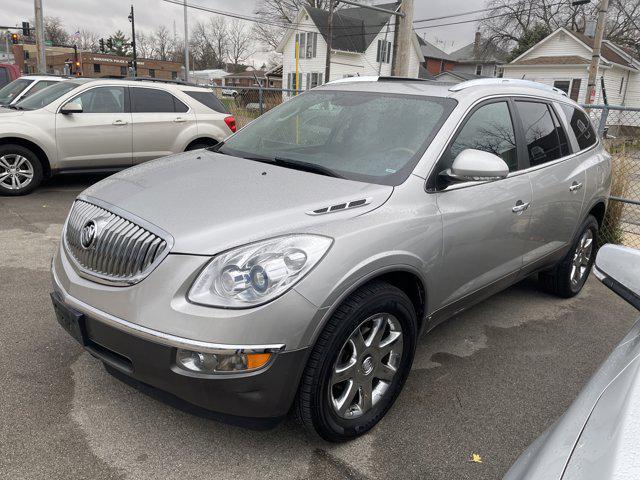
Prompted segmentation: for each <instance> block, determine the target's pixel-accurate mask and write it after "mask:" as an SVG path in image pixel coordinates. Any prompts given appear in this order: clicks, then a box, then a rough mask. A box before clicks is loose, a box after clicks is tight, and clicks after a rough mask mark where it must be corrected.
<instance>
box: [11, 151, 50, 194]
mask: <svg viewBox="0 0 640 480" xmlns="http://www.w3.org/2000/svg"><path fill="white" fill-rule="evenodd" d="M42 177H43V173H42V164H41V163H40V160H39V159H38V156H37V155H36V154H35V153H33V152H32V151H31V150H29V149H28V148H25V147H23V146H21V145H13V144H8V145H2V146H0V195H8V196H16V195H26V194H27V193H31V192H32V191H33V190H34V189H35V188H36V187H38V185H40V183H42Z"/></svg>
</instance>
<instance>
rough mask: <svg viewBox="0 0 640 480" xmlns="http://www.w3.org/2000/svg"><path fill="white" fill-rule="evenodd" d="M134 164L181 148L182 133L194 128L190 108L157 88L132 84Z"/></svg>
mask: <svg viewBox="0 0 640 480" xmlns="http://www.w3.org/2000/svg"><path fill="white" fill-rule="evenodd" d="M130 90H131V115H132V118H133V163H134V164H136V163H142V162H146V161H147V160H152V159H154V158H158V157H162V156H165V155H170V154H172V153H177V152H179V151H182V149H183V148H184V146H185V145H182V143H183V141H182V135H181V134H182V133H183V132H185V131H186V130H189V129H192V128H193V129H194V130H195V129H196V128H197V124H196V117H195V115H194V113H193V112H192V111H191V110H190V109H189V107H188V106H187V105H186V104H185V103H184V102H182V101H180V100H179V99H177V98H176V97H175V96H173V95H172V94H171V93H169V92H168V91H166V90H163V89H160V88H152V87H131V89H130Z"/></svg>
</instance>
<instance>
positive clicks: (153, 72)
mask: <svg viewBox="0 0 640 480" xmlns="http://www.w3.org/2000/svg"><path fill="white" fill-rule="evenodd" d="M149 76H150V77H151V78H156V71H155V70H154V69H153V68H150V69H149Z"/></svg>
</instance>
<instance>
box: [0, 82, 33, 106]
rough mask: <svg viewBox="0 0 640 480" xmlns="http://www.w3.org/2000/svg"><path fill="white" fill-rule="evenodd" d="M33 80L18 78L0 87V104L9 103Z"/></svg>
mask: <svg viewBox="0 0 640 480" xmlns="http://www.w3.org/2000/svg"><path fill="white" fill-rule="evenodd" d="M31 82H33V80H26V79H24V78H19V79H17V80H14V81H13V82H11V83H9V84H7V85H5V86H4V87H2V88H0V105H9V104H10V103H11V102H12V101H13V100H14V99H15V98H16V97H17V96H18V95H20V93H22V91H23V90H24V89H25V88H27V87H28V86H29V85H30V84H31Z"/></svg>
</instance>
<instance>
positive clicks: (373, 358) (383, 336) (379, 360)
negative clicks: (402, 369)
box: [329, 313, 402, 419]
mask: <svg viewBox="0 0 640 480" xmlns="http://www.w3.org/2000/svg"><path fill="white" fill-rule="evenodd" d="M401 359H402V327H401V325H400V322H399V321H398V319H397V318H396V317H394V316H393V315H390V314H386V313H379V314H376V315H373V316H371V317H369V318H367V319H366V320H365V321H363V322H362V323H360V325H358V327H356V329H355V330H354V331H353V332H352V333H351V335H350V336H349V338H348V339H347V341H346V342H345V343H344V345H343V346H342V349H341V350H340V353H339V354H338V358H337V360H336V362H335V364H334V366H333V371H332V374H331V377H330V380H329V382H330V383H329V401H330V403H331V405H332V406H333V409H334V411H335V413H336V414H338V416H339V417H341V418H345V419H353V418H358V417H360V416H362V415H364V414H365V413H366V412H368V411H369V410H370V409H371V408H372V407H373V406H374V405H375V404H376V403H378V402H379V401H380V399H381V398H382V396H383V395H384V393H385V392H386V391H387V389H388V388H389V386H390V385H391V382H392V381H393V378H394V377H395V375H396V374H397V372H398V367H399V365H400V360H401Z"/></svg>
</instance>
